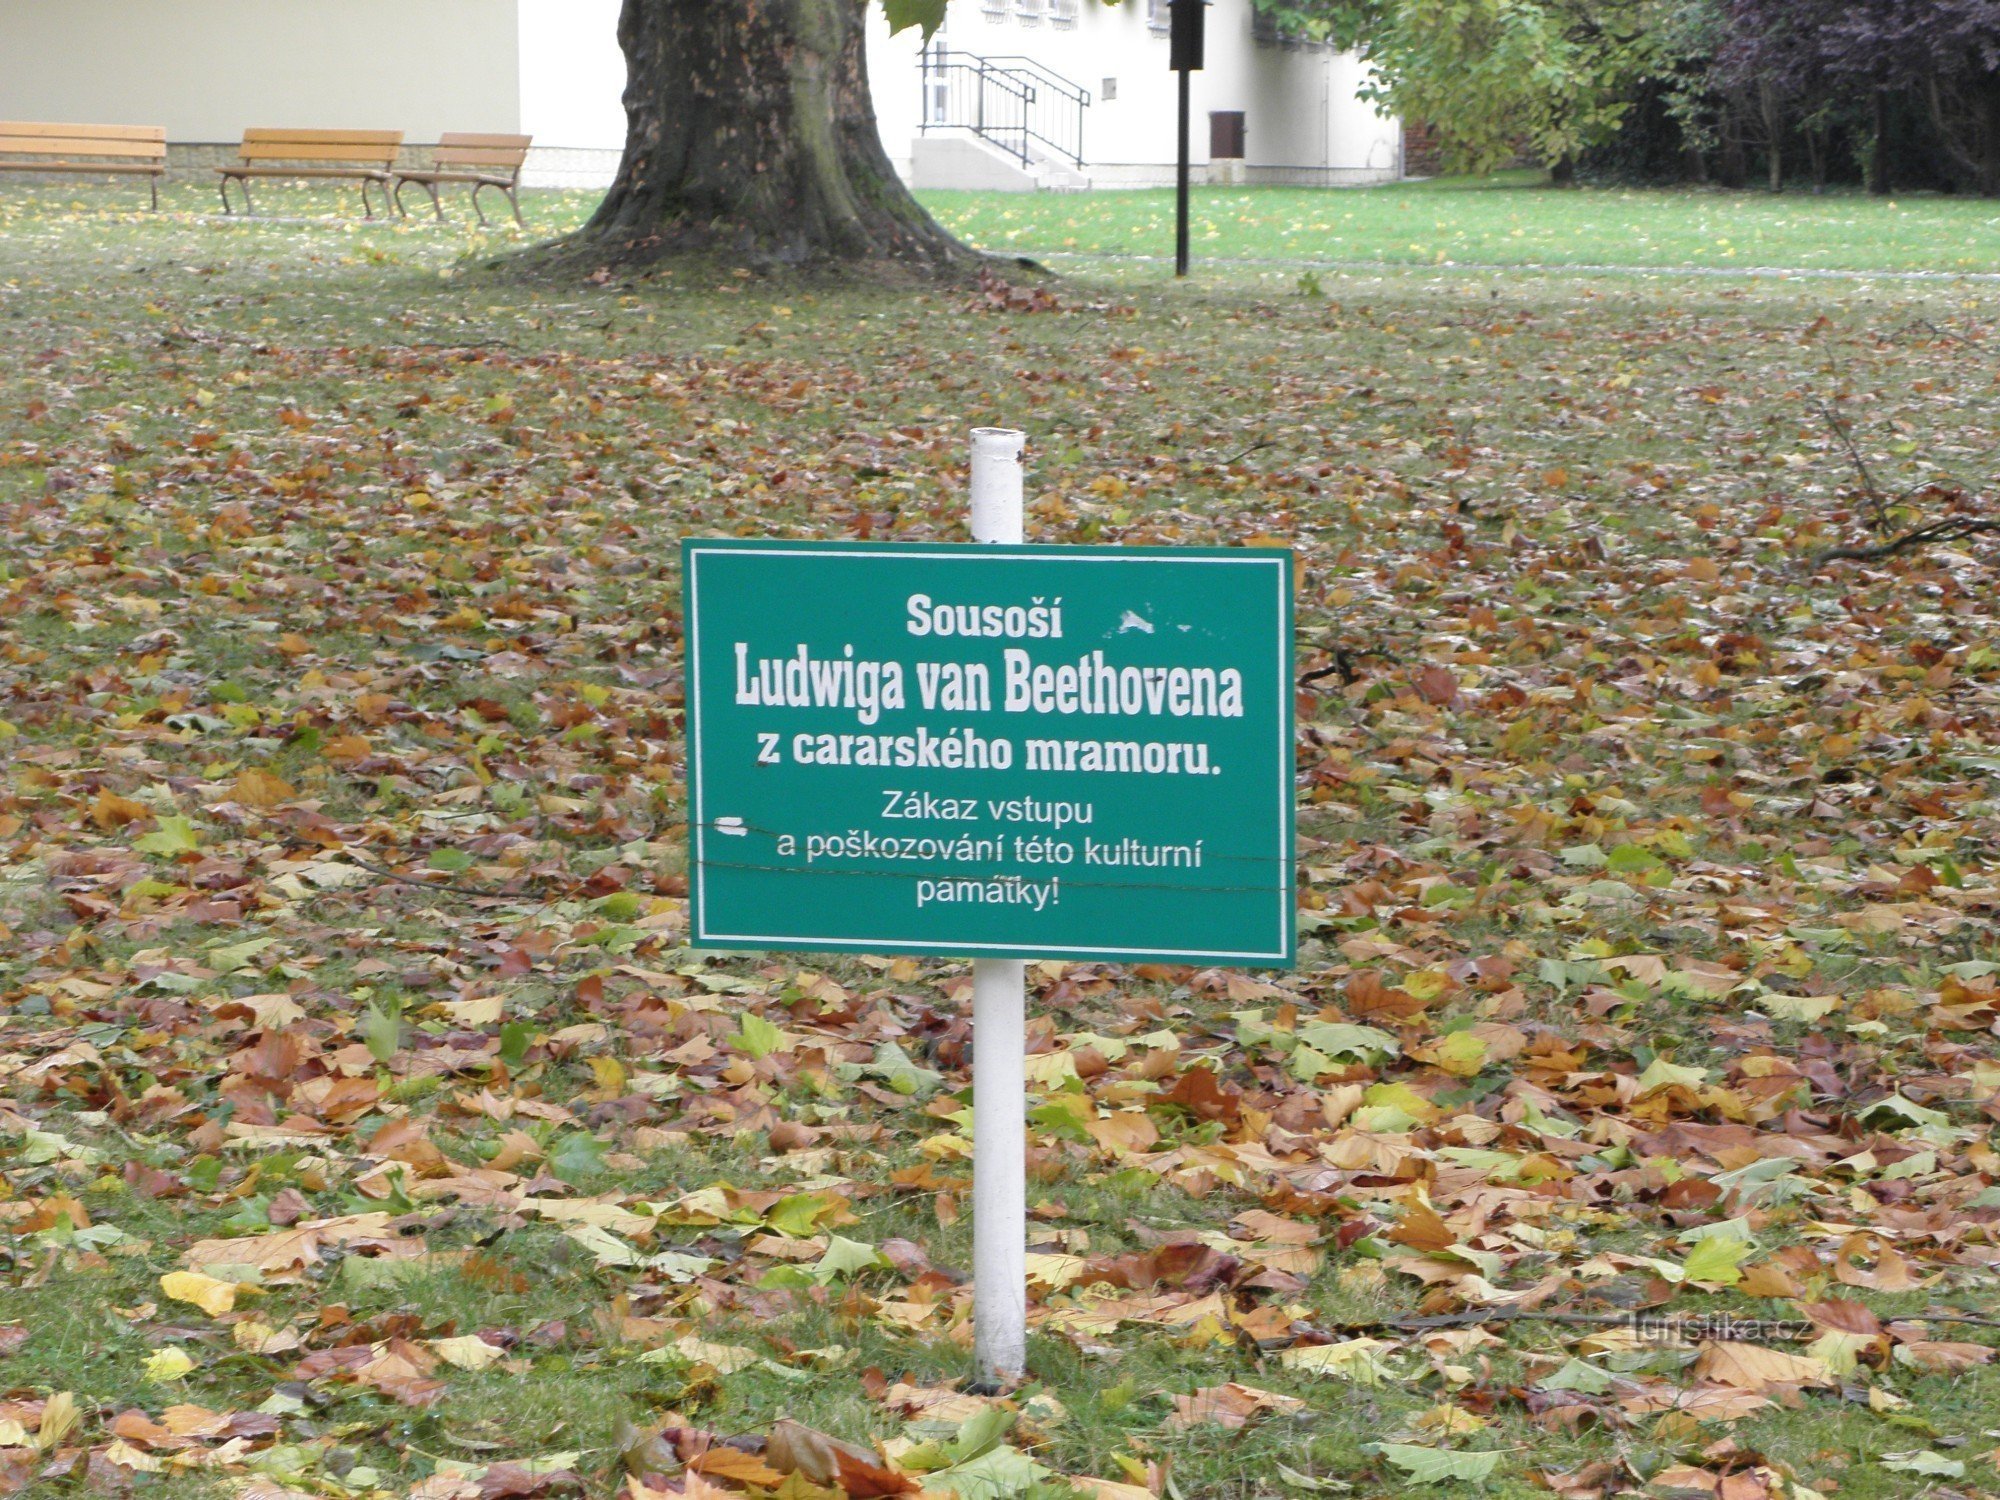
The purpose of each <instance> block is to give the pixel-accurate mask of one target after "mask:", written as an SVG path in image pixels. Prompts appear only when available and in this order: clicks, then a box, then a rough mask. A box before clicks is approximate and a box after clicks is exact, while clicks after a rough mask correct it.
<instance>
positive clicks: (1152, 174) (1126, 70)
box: [868, 0, 1401, 185]
mask: <svg viewBox="0 0 2000 1500" xmlns="http://www.w3.org/2000/svg"><path fill="white" fill-rule="evenodd" d="M1050 7H1051V0H952V5H951V7H950V9H949V11H948V12H947V15H946V20H945V25H944V29H943V30H942V31H941V32H940V33H939V34H938V38H937V40H938V41H939V42H941V43H942V44H943V45H944V46H946V47H948V48H950V49H952V50H954V51H963V52H967V53H972V54H975V55H979V56H985V57H1003V56H1008V55H1021V56H1027V57H1032V58H1033V59H1035V60H1036V61H1037V62H1039V63H1041V64H1042V65H1043V66H1045V67H1047V68H1050V69H1052V70H1053V71H1054V72H1056V73H1058V74H1060V75H1061V76H1063V77H1065V78H1068V79H1070V80H1071V81H1072V82H1074V83H1077V84H1080V85H1081V86H1083V87H1084V88H1086V89H1088V90H1089V91H1090V93H1091V96H1092V102H1091V105H1090V108H1089V109H1088V110H1087V111H1085V114H1084V156H1085V165H1084V167H1083V173H1084V175H1085V176H1087V177H1088V178H1089V179H1090V180H1091V182H1092V183H1094V184H1098V185H1116V184H1132V185H1137V184H1143V183H1155V182H1163V181H1167V180H1170V178H1171V175H1172V166H1173V162H1174V157H1175V116H1176V111H1177V108H1178V101H1177V86H1176V81H1175V75H1174V74H1173V73H1172V72H1170V71H1169V70H1168V68H1167V34H1166V31H1165V29H1164V25H1163V24H1162V25H1155V24H1153V20H1154V19H1155V18H1157V19H1158V20H1160V21H1161V22H1162V23H1163V22H1164V11H1165V7H1164V5H1161V6H1159V7H1157V8H1155V7H1153V6H1151V5H1149V3H1148V0H1126V3H1124V4H1120V5H1111V6H1107V5H1102V4H1097V3H1094V0H1081V3H1080V4H1079V5H1078V6H1077V7H1076V17H1075V20H1074V22H1072V23H1070V24H1068V25H1059V24H1057V23H1056V22H1055V21H1054V20H1053V19H1052V18H1050V17H1048V16H1046V15H1043V16H1040V17H1039V18H1038V17H1037V16H1036V14H1035V13H1036V12H1044V11H1047V10H1048V9H1050ZM1250 19H1251V8H1250V4H1249V0H1218V3H1216V4H1214V5H1212V6H1211V7H1210V8H1209V11H1208V25H1207V33H1208V34H1207V48H1206V58H1205V62H1206V66H1205V67H1204V69H1203V70H1202V71H1201V72H1198V73H1196V74H1194V75H1193V86H1192V90H1191V96H1192V116H1193V119H1192V128H1191V131H1190V138H1191V139H1190V156H1191V159H1192V160H1193V161H1194V162H1195V163H1196V164H1198V165H1205V164H1206V163H1207V161H1208V116H1209V112H1210V111H1221V110H1241V111H1243V113H1244V115H1245V136H1246V139H1245V152H1246V155H1245V164H1246V168H1247V171H1246V172H1245V177H1246V178H1247V180H1250V181H1257V180H1296V181H1300V182H1314V181H1327V182H1339V181H1367V180H1380V179H1382V178H1390V177H1395V176H1397V175H1398V174H1399V171H1400V166H1401V150H1400V139H1401V137H1400V131H1399V129H1398V127H1397V124H1396V122H1395V120H1394V119H1392V118H1387V117H1384V116H1381V115H1378V114H1377V113H1376V112H1375V109H1374V107H1373V106H1372V105H1369V104H1367V103H1365V102H1364V101H1362V100H1361V99H1360V98H1359V97H1357V92H1356V91H1357V89H1358V88H1359V87H1360V85H1361V83H1362V81H1363V78H1364V76H1365V70H1364V69H1363V67H1362V65H1361V63H1360V62H1359V61H1358V60H1357V59H1356V58H1354V57H1353V56H1352V55H1350V54H1341V53H1336V52H1334V51H1332V50H1331V49H1329V48H1323V47H1285V46H1278V45H1274V44H1270V43H1265V42H1259V41H1258V40H1257V39H1256V38H1254V37H1253V36H1252V34H1251V29H1250ZM869 26H870V31H869V47H868V69H869V76H870V81H871V83H872V85H873V90H874V96H875V112H876V117H877V119H878V120H879V121H880V123H881V128H882V138H883V142H884V144H885V145H886V146H887V147H888V151H889V156H890V158H891V160H893V161H895V162H896V163H897V165H898V167H899V168H902V169H904V170H907V168H908V162H909V158H910V151H911V148H910V142H911V140H912V138H913V137H914V136H915V135H916V134H917V133H918V125H919V122H920V117H921V106H922V101H921V97H920V96H921V92H922V91H921V86H920V82H919V79H920V74H919V69H918V60H919V54H920V51H921V46H922V44H921V42H920V41H919V40H918V38H917V34H916V32H915V31H913V30H912V31H905V32H903V33H901V34H900V35H897V36H894V37H891V36H890V35H889V29H888V25H887V23H886V21H884V20H883V19H882V17H881V15H880V13H879V12H874V13H871V16H870V20H869ZM1107 85H1109V87H1107ZM1218 175H1220V174H1219V173H1218Z"/></svg>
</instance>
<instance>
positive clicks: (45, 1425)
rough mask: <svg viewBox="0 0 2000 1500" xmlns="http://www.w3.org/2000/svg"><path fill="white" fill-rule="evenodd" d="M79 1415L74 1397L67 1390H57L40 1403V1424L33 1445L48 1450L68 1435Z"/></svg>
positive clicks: (44, 1450)
mask: <svg viewBox="0 0 2000 1500" xmlns="http://www.w3.org/2000/svg"><path fill="white" fill-rule="evenodd" d="M81 1415H82V1414H81V1413H80V1412H78V1411H77V1409H76V1397H75V1396H73V1395H71V1394H70V1393H69V1392H68V1391H57V1392H56V1393H55V1394H54V1395H53V1396H51V1397H49V1399H48V1400H47V1401H46V1402H44V1403H43V1405H42V1425H41V1427H40V1428H39V1429H38V1430H37V1431H36V1433H35V1446H36V1447H37V1448H39V1449H41V1450H42V1451H43V1452H44V1453H46V1452H48V1451H49V1449H51V1448H53V1447H55V1446H56V1445H57V1444H58V1443H60V1442H61V1441H62V1440H63V1439H64V1438H66V1437H68V1436H69V1435H70V1433H71V1431H73V1430H74V1429H75V1427H76V1424H77V1421H78V1420H79V1418H80V1417H81Z"/></svg>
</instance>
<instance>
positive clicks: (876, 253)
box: [576, 0, 973, 270]
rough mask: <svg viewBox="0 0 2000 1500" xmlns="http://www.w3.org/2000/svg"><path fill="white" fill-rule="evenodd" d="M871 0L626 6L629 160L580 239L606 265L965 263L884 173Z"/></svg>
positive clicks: (964, 253)
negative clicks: (685, 260) (690, 261)
mask: <svg viewBox="0 0 2000 1500" xmlns="http://www.w3.org/2000/svg"><path fill="white" fill-rule="evenodd" d="M864 5H865V0H624V7H623V10H622V11H621V13H620V15H619V18H618V42H619V45H620V46H621V47H622V48H623V49H624V52H625V62H626V68H627V83H626V87H625V115H626V137H625V155H624V159H623V160H622V161H621V162H620V164H619V167H618V175H617V178H616V179H615V180H614V181H613V183H612V185H611V191H610V192H609V193H608V194H606V195H605V198H604V201H603V203H602V204H600V205H599V206H598V210H597V212H596V214H595V215H594V216H593V217H592V218H591V220H590V222H589V223H588V224H586V225H585V226H584V227H583V229H582V230H581V231H579V232H578V234H577V236H576V241H577V242H578V243H579V244H581V245H586V246H588V247H589V248H590V249H591V250H592V252H593V253H596V254H601V255H602V256H603V257H604V258H605V259H606V260H609V261H614V262H621V263H630V262H634V261H640V262H643V261H649V260H654V259H658V258H660V257H662V256H667V255H672V254H676V253H683V252H686V253H696V254H707V255H720V256H724V257H728V258H733V259H738V260H742V261H746V262H749V263H777V264H784V265H809V264H814V263H829V262H847V263H854V262H863V261H884V262H899V263H902V264H906V265H911V266H916V267H919V268H923V269H928V270H942V269H945V268H946V267H948V266H950V265H952V264H954V263H960V262H969V261H970V260H972V259H973V256H972V252H970V251H968V250H967V249H966V248H965V247H964V246H962V245H960V244H959V243H958V241H956V240H954V239H953V238H952V237H951V236H950V235H948V234H947V233H945V231H944V230H943V229H941V228H940V227H939V226H938V224H937V223H936V221H935V220H933V219H932V218H931V216H930V215H929V214H928V213H926V212H925V211H924V209H923V208H922V206H921V205H919V204H918V203H917V201H916V199H914V198H912V197H911V196H910V193H909V190H908V189H907V188H905V187H904V186H903V183H902V181H901V179H900V178H898V177H897V176H896V172H895V169H894V168H893V167H892V166H890V165H889V158H888V156H887V154H886V153H885V152H884V151H883V149H882V140H881V136H880V134H879V133H878V131H877V129H876V124H875V108H874V104H873V102H872V101H871V99H870V97H869V92H868V68H867V59H866V51H865V21H866V11H865V9H864Z"/></svg>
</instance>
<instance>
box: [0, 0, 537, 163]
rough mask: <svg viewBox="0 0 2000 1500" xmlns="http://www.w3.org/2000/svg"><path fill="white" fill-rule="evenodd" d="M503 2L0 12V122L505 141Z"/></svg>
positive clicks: (100, 1) (179, 132) (508, 97)
mask: <svg viewBox="0 0 2000 1500" xmlns="http://www.w3.org/2000/svg"><path fill="white" fill-rule="evenodd" d="M515 6H516V0H0V113H4V114H5V115H6V116H7V117H8V118H9V119H16V120H52V121H73V122H97V123H104V124H119V125H126V124H131V125H164V126H165V127H166V129H167V137H168V139H169V140H173V141H233V140H237V139H240V138H241V136H242V134H243V131H244V129H245V127H247V126H252V125H292V126H298V127H300V128H303V129H327V130H332V129H351V130H367V129H382V130H394V129H400V130H402V131H403V132H404V134H405V135H406V136H407V137H408V139H410V140H411V141H418V142H422V141H435V140H436V139H437V137H438V135H439V134H440V132H443V131H446V130H490V131H514V130H519V129H520V128H521V103H520V95H519V92H518V90H517V87H516V80H517V78H518V76H519V45H520V37H519V33H518V31H517V28H516V24H515V21H516V18H515Z"/></svg>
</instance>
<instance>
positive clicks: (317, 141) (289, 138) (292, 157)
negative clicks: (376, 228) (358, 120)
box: [215, 129, 403, 219]
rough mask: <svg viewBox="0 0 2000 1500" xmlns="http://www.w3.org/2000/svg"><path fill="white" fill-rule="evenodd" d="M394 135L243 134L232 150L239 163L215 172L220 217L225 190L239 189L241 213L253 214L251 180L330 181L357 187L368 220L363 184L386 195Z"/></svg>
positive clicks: (398, 138) (399, 137)
mask: <svg viewBox="0 0 2000 1500" xmlns="http://www.w3.org/2000/svg"><path fill="white" fill-rule="evenodd" d="M402 145H403V132H402V131H400V130H272V129H261V130H246V131H244V132H243V144H242V145H241V146H240V147H238V148H237V150H238V155H239V156H241V158H242V159H241V160H240V161H238V162H237V163H236V165H234V166H231V167H217V168H216V169H215V170H216V171H217V172H218V173H220V174H221V179H222V180H221V181H220V182H218V183H217V184H216V190H217V191H218V192H220V193H221V194H222V211H223V212H224V213H230V212H233V210H232V209H231V208H230V206H229V184H230V183H232V182H234V183H236V184H237V185H238V186H239V187H241V188H242V189H243V211H244V212H245V213H250V212H254V208H253V206H252V204H251V202H250V179H251V178H253V177H281V178H307V177H331V178H338V179H340V180H342V181H348V182H359V183H360V184H361V211H362V212H363V213H365V214H366V215H367V216H368V217H369V218H371V219H372V218H374V217H375V209H374V206H373V205H372V204H370V203H369V201H368V184H369V183H371V182H373V183H378V184H380V185H381V188H382V194H383V197H384V198H387V196H388V193H389V173H390V170H391V168H393V167H394V166H395V164H396V153H397V152H398V151H399V150H401V149H402Z"/></svg>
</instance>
